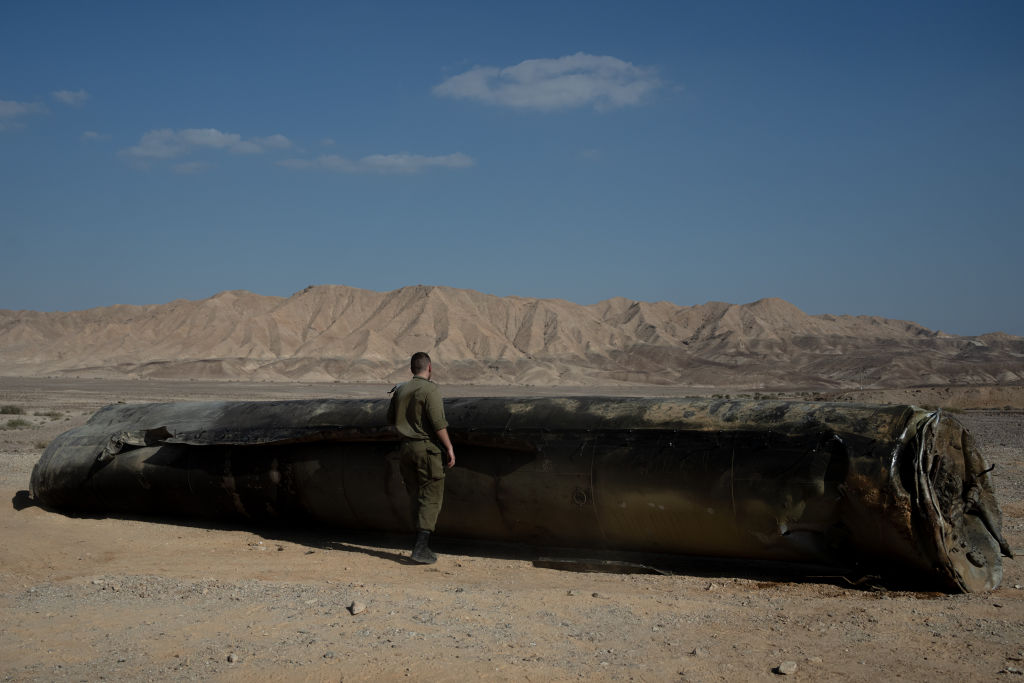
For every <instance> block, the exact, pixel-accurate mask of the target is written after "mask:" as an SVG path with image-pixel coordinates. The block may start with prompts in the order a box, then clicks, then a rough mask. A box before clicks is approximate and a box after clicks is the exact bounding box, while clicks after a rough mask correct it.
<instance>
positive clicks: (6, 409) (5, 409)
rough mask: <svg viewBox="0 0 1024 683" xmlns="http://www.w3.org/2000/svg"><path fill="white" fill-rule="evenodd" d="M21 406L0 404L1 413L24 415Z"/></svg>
mask: <svg viewBox="0 0 1024 683" xmlns="http://www.w3.org/2000/svg"><path fill="white" fill-rule="evenodd" d="M24 414H25V411H24V410H23V409H22V408H21V406H0V415H24Z"/></svg>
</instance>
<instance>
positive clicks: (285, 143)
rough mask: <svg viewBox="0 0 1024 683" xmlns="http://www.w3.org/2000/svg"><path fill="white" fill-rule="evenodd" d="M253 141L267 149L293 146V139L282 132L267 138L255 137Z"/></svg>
mask: <svg viewBox="0 0 1024 683" xmlns="http://www.w3.org/2000/svg"><path fill="white" fill-rule="evenodd" d="M253 142H255V143H256V144H257V145H260V146H261V147H266V148H267V149H288V148H289V147H291V146H292V141H291V140H289V139H288V138H286V137H285V136H283V135H281V134H280V133H279V134H277V135H270V136H268V137H265V138H255V139H254V140H253Z"/></svg>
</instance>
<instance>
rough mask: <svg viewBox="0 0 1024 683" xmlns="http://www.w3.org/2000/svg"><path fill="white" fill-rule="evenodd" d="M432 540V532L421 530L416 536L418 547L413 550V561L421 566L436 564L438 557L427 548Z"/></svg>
mask: <svg viewBox="0 0 1024 683" xmlns="http://www.w3.org/2000/svg"><path fill="white" fill-rule="evenodd" d="M429 540H430V532H429V531H424V530H423V529H420V532H419V533H418V534H417V535H416V546H415V547H414V548H413V549H412V561H413V562H419V563H420V564H434V563H435V562H437V555H435V554H434V553H433V552H431V550H430V548H428V547H427V541H429Z"/></svg>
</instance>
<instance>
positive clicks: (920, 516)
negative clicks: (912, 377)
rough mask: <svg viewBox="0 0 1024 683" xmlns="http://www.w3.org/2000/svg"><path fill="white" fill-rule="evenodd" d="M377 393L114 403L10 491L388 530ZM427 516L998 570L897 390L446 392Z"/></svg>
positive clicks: (563, 536) (930, 423) (475, 530)
mask: <svg viewBox="0 0 1024 683" xmlns="http://www.w3.org/2000/svg"><path fill="white" fill-rule="evenodd" d="M386 411H387V401H386V400H384V399H382V400H312V401H274V402H222V403H167V404H150V405H115V406H108V407H106V408H104V409H102V410H100V411H99V412H98V413H96V415H94V416H93V417H92V419H90V420H89V422H88V423H87V424H85V425H84V426H82V427H79V428H77V429H72V430H70V431H68V432H66V433H64V434H62V435H61V436H60V437H58V438H57V439H56V440H55V441H54V442H53V443H51V444H50V446H49V447H48V448H47V449H46V451H45V452H44V453H43V455H42V457H41V458H40V460H39V462H38V463H37V464H36V466H35V469H34V470H33V472H32V494H33V496H34V497H35V498H36V499H37V500H38V501H39V502H40V503H41V504H43V505H46V506H48V507H51V508H55V509H60V510H68V511H85V512H106V513H129V514H180V515H187V516H192V517H206V518H213V519H225V518H227V519H241V520H251V521H257V522H258V521H262V520H269V519H285V520H309V519H315V520H319V521H322V522H327V523H330V524H334V525H337V526H340V527H344V528H349V529H372V530H381V531H404V530H407V529H408V520H409V511H408V505H409V503H408V500H407V498H406V494H405V490H404V488H403V486H402V482H401V477H400V474H399V469H398V461H397V454H396V445H397V440H398V439H397V435H396V434H395V433H394V432H393V431H392V430H391V429H390V428H389V427H386V426H385V424H386V420H385V415H386ZM445 411H446V413H447V416H448V420H449V422H450V423H451V425H452V427H451V428H450V429H449V432H450V434H451V436H452V440H453V442H454V443H455V444H456V450H457V452H458V458H459V460H458V466H457V467H456V468H455V469H453V470H451V471H450V472H449V473H448V479H447V484H446V489H445V502H444V508H443V510H442V513H441V517H440V519H439V520H438V527H437V533H438V534H441V535H448V536H452V537H464V538H481V539H488V540H498V541H517V542H527V543H531V544H534V545H538V546H577V547H589V548H598V549H610V550H630V551H641V552H651V553H677V554H688V555H703V556H714V557H731V558H750V559H756V560H783V561H788V562H806V563H814V564H817V565H822V564H826V565H832V566H836V567H838V568H846V569H850V568H854V567H856V568H859V569H860V570H863V571H873V572H876V573H878V572H881V573H883V574H891V575H909V576H911V577H920V579H921V581H922V585H924V584H928V585H935V584H936V583H938V584H939V585H942V586H944V587H945V588H946V589H948V590H954V591H980V590H987V589H991V588H994V587H995V586H997V585H998V584H999V581H1000V579H1001V577H1002V560H1001V557H1000V551H1002V552H1003V553H1005V554H1007V555H1009V554H1010V553H1009V548H1008V547H1007V546H1006V543H1005V541H1004V540H1003V539H1002V536H1001V532H1000V527H1001V514H1000V511H999V506H998V504H997V502H996V500H995V497H994V495H993V493H992V486H991V482H990V479H989V468H988V466H987V465H986V463H985V461H984V459H983V458H982V456H981V454H980V453H979V452H978V450H977V448H976V447H975V444H974V442H973V439H972V438H971V436H970V434H969V433H968V432H967V431H966V430H965V429H964V428H963V427H962V426H961V425H960V424H959V423H958V422H957V421H956V420H955V419H953V418H952V417H951V416H947V415H943V414H939V413H930V412H925V411H923V410H920V409H917V408H914V407H911V406H871V405H851V404H833V403H805V402H785V401H740V400H711V399H676V400H672V399H638V398H623V399H612V398H597V397H593V398H538V399H499V398H483V399H471V398H465V399H453V400H447V401H446V402H445Z"/></svg>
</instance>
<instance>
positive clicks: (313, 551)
mask: <svg viewBox="0 0 1024 683" xmlns="http://www.w3.org/2000/svg"><path fill="white" fill-rule="evenodd" d="M315 552H316V551H315V550H307V551H306V554H307V555H312V554H313V553H315ZM345 569H346V570H347V569H348V567H345Z"/></svg>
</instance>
